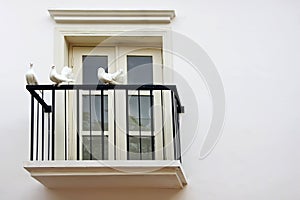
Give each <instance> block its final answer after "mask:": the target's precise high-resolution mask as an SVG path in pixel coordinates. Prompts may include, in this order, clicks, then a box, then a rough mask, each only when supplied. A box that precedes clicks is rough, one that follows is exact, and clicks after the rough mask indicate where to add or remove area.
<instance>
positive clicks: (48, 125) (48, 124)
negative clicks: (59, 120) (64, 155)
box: [47, 113, 51, 160]
mask: <svg viewBox="0 0 300 200" xmlns="http://www.w3.org/2000/svg"><path fill="white" fill-rule="evenodd" d="M50 123H51V122H50V113H48V123H47V127H48V152H47V153H48V160H50V131H51V130H50Z"/></svg>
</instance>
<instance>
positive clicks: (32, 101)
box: [30, 96, 34, 161]
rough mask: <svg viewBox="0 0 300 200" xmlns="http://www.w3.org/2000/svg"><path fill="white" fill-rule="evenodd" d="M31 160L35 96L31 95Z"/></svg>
mask: <svg viewBox="0 0 300 200" xmlns="http://www.w3.org/2000/svg"><path fill="white" fill-rule="evenodd" d="M30 132H31V133H30V160H31V161H33V146H34V97H33V96H31V127H30Z"/></svg>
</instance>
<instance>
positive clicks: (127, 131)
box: [125, 89, 130, 160]
mask: <svg viewBox="0 0 300 200" xmlns="http://www.w3.org/2000/svg"><path fill="white" fill-rule="evenodd" d="M125 97H126V99H125V101H126V150H127V160H130V156H129V155H130V154H129V121H128V118H129V115H128V106H129V104H128V103H129V102H128V89H126V96H125Z"/></svg>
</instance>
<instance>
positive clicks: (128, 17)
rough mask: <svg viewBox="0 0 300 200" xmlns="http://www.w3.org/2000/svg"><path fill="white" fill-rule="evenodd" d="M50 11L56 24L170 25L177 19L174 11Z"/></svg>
mask: <svg viewBox="0 0 300 200" xmlns="http://www.w3.org/2000/svg"><path fill="white" fill-rule="evenodd" d="M48 11H49V13H50V15H51V17H52V18H53V19H54V21H55V22H56V23H121V24H144V23H150V24H168V23H170V22H171V21H172V19H173V18H174V17H175V11H174V10H70V9H49V10H48Z"/></svg>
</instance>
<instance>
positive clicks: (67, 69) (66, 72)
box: [61, 66, 73, 79]
mask: <svg viewBox="0 0 300 200" xmlns="http://www.w3.org/2000/svg"><path fill="white" fill-rule="evenodd" d="M61 75H63V76H65V77H66V78H69V79H73V72H72V68H70V67H69V66H64V67H63V68H62V70H61Z"/></svg>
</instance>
